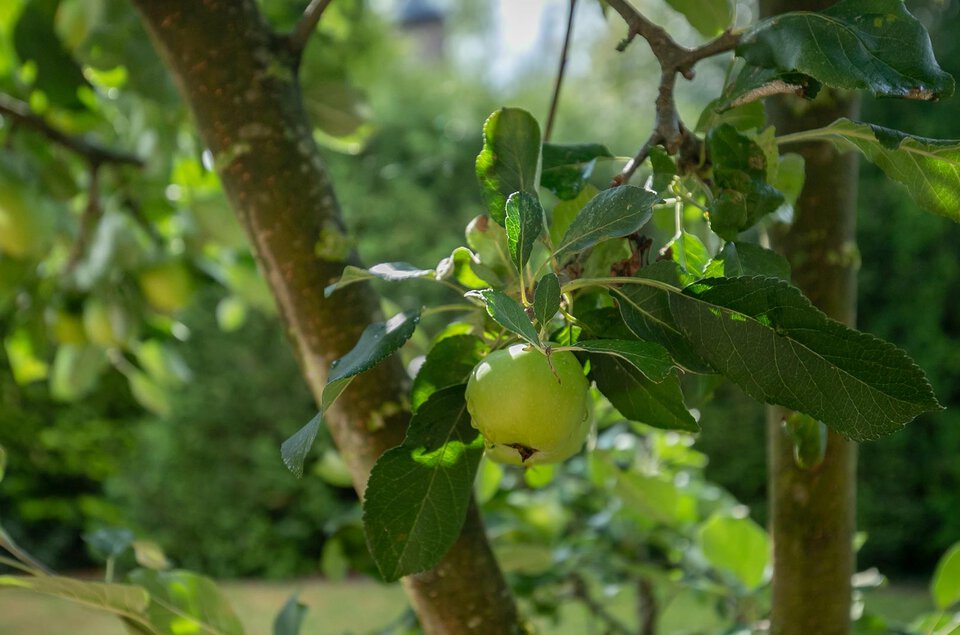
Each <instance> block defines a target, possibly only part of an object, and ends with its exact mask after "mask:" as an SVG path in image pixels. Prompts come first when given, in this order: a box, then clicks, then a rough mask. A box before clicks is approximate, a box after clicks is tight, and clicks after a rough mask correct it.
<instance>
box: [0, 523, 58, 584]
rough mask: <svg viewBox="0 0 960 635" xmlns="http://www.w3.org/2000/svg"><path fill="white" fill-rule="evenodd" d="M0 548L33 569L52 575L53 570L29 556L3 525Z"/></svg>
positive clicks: (0, 530) (0, 531) (0, 532)
mask: <svg viewBox="0 0 960 635" xmlns="http://www.w3.org/2000/svg"><path fill="white" fill-rule="evenodd" d="M0 548H3V549H5V550H6V551H7V552H8V553H9V554H10V555H12V556H13V557H14V558H16V559H17V560H19V561H20V562H22V563H23V564H25V565H27V566H28V567H32V568H33V569H35V570H37V571H39V572H40V573H41V574H43V575H53V571H52V570H51V569H49V568H47V566H46V565H44V564H43V563H42V562H40V561H39V560H37V559H36V558H34V557H33V556H31V555H30V554H29V553H27V552H26V551H24V549H23V548H22V547H21V546H20V545H18V544H17V543H16V541H14V539H13V538H11V537H10V534H8V533H7V532H6V531H5V530H4V528H3V527H0Z"/></svg>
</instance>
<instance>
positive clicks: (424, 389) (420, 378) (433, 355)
mask: <svg viewBox="0 0 960 635" xmlns="http://www.w3.org/2000/svg"><path fill="white" fill-rule="evenodd" d="M489 352H490V347H489V346H487V345H486V344H485V343H484V341H483V340H481V339H480V338H479V337H475V336H473V335H465V334H461V335H453V336H451V337H445V338H444V339H442V340H440V341H439V342H437V343H436V344H434V345H433V348H431V349H430V352H428V353H427V358H426V359H425V360H424V362H423V366H421V367H420V371H419V372H418V373H417V376H416V378H415V379H414V380H413V387H412V388H411V389H410V407H411V409H412V410H413V412H416V411H417V410H418V409H419V408H420V406H421V405H423V404H424V403H425V402H426V401H427V399H428V398H429V397H430V395H432V394H433V393H435V392H437V391H438V390H441V389H443V388H449V387H450V386H457V385H459V384H463V383H465V382H466V381H467V377H468V376H469V375H470V371H471V370H473V367H474V366H476V365H477V364H478V363H480V360H481V359H483V358H484V356H486V354H487V353H489Z"/></svg>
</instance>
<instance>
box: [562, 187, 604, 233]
mask: <svg viewBox="0 0 960 635" xmlns="http://www.w3.org/2000/svg"><path fill="white" fill-rule="evenodd" d="M599 193H600V190H598V189H597V188H595V187H594V186H593V185H590V184H589V183H587V184H586V185H585V186H584V187H583V189H582V190H580V193H579V194H577V197H576V198H574V199H571V200H569V201H560V202H559V203H557V204H556V205H554V206H553V211H551V213H550V242H551V243H553V244H554V245H558V244H560V241H561V240H563V235H564V234H565V233H566V232H567V228H569V227H570V223H572V222H573V219H574V218H576V217H577V214H579V213H580V210H582V209H583V208H584V207H586V205H587V203H589V202H590V201H592V200H593V197H595V196H596V195H597V194H599Z"/></svg>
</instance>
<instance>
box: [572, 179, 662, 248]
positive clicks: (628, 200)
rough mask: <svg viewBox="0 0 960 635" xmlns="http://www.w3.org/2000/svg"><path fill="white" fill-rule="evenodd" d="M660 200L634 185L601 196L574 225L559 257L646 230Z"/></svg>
mask: <svg viewBox="0 0 960 635" xmlns="http://www.w3.org/2000/svg"><path fill="white" fill-rule="evenodd" d="M658 200H660V197H659V196H658V195H657V194H656V193H654V192H651V191H649V190H645V189H643V188H642V187H636V186H634V185H621V186H620V187H614V188H611V189H609V190H604V191H602V192H600V193H599V194H597V196H595V197H594V198H593V200H591V201H590V202H589V203H587V205H586V206H585V207H584V208H583V209H582V210H580V213H579V214H577V217H576V218H574V219H573V222H572V223H570V227H568V228H567V231H566V233H565V234H564V236H563V238H562V239H561V240H560V244H559V246H557V250H556V252H557V256H558V257H559V256H560V255H561V254H571V253H576V252H578V251H583V250H584V249H587V248H588V247H592V246H594V245H596V244H597V243H598V242H600V241H601V240H605V239H607V238H620V237H621V236H627V235H629V234H632V233H633V232H635V231H637V230H639V229H640V228H641V227H643V226H644V225H645V224H646V223H647V221H649V220H650V217H651V216H652V215H653V204H654V203H656V202H657V201H658Z"/></svg>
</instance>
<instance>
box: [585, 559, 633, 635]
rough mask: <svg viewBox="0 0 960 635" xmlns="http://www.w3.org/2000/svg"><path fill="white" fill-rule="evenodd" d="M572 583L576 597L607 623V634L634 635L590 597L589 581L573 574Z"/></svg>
mask: <svg viewBox="0 0 960 635" xmlns="http://www.w3.org/2000/svg"><path fill="white" fill-rule="evenodd" d="M570 583H571V585H572V586H573V595H574V597H576V598H577V599H579V600H580V601H581V602H583V603H584V604H585V605H586V607H587V609H589V610H590V612H591V613H593V614H594V615H596V616H597V617H599V618H600V619H601V620H603V621H604V622H606V624H607V626H608V630H607V632H609V633H620V634H621V635H633V633H632V632H631V631H630V629H629V628H627V626H626V625H625V624H624V623H623V622H621V621H620V620H618V619H617V618H616V617H614V616H613V615H612V614H611V613H610V612H609V611H607V609H606V607H604V606H603V604H601V603H600V602H597V601H596V600H595V599H594V598H593V596H592V595H590V589H589V587H588V586H587V581H586V580H584V579H583V577H582V576H581V575H580V574H578V573H573V574H571V575H570Z"/></svg>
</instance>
